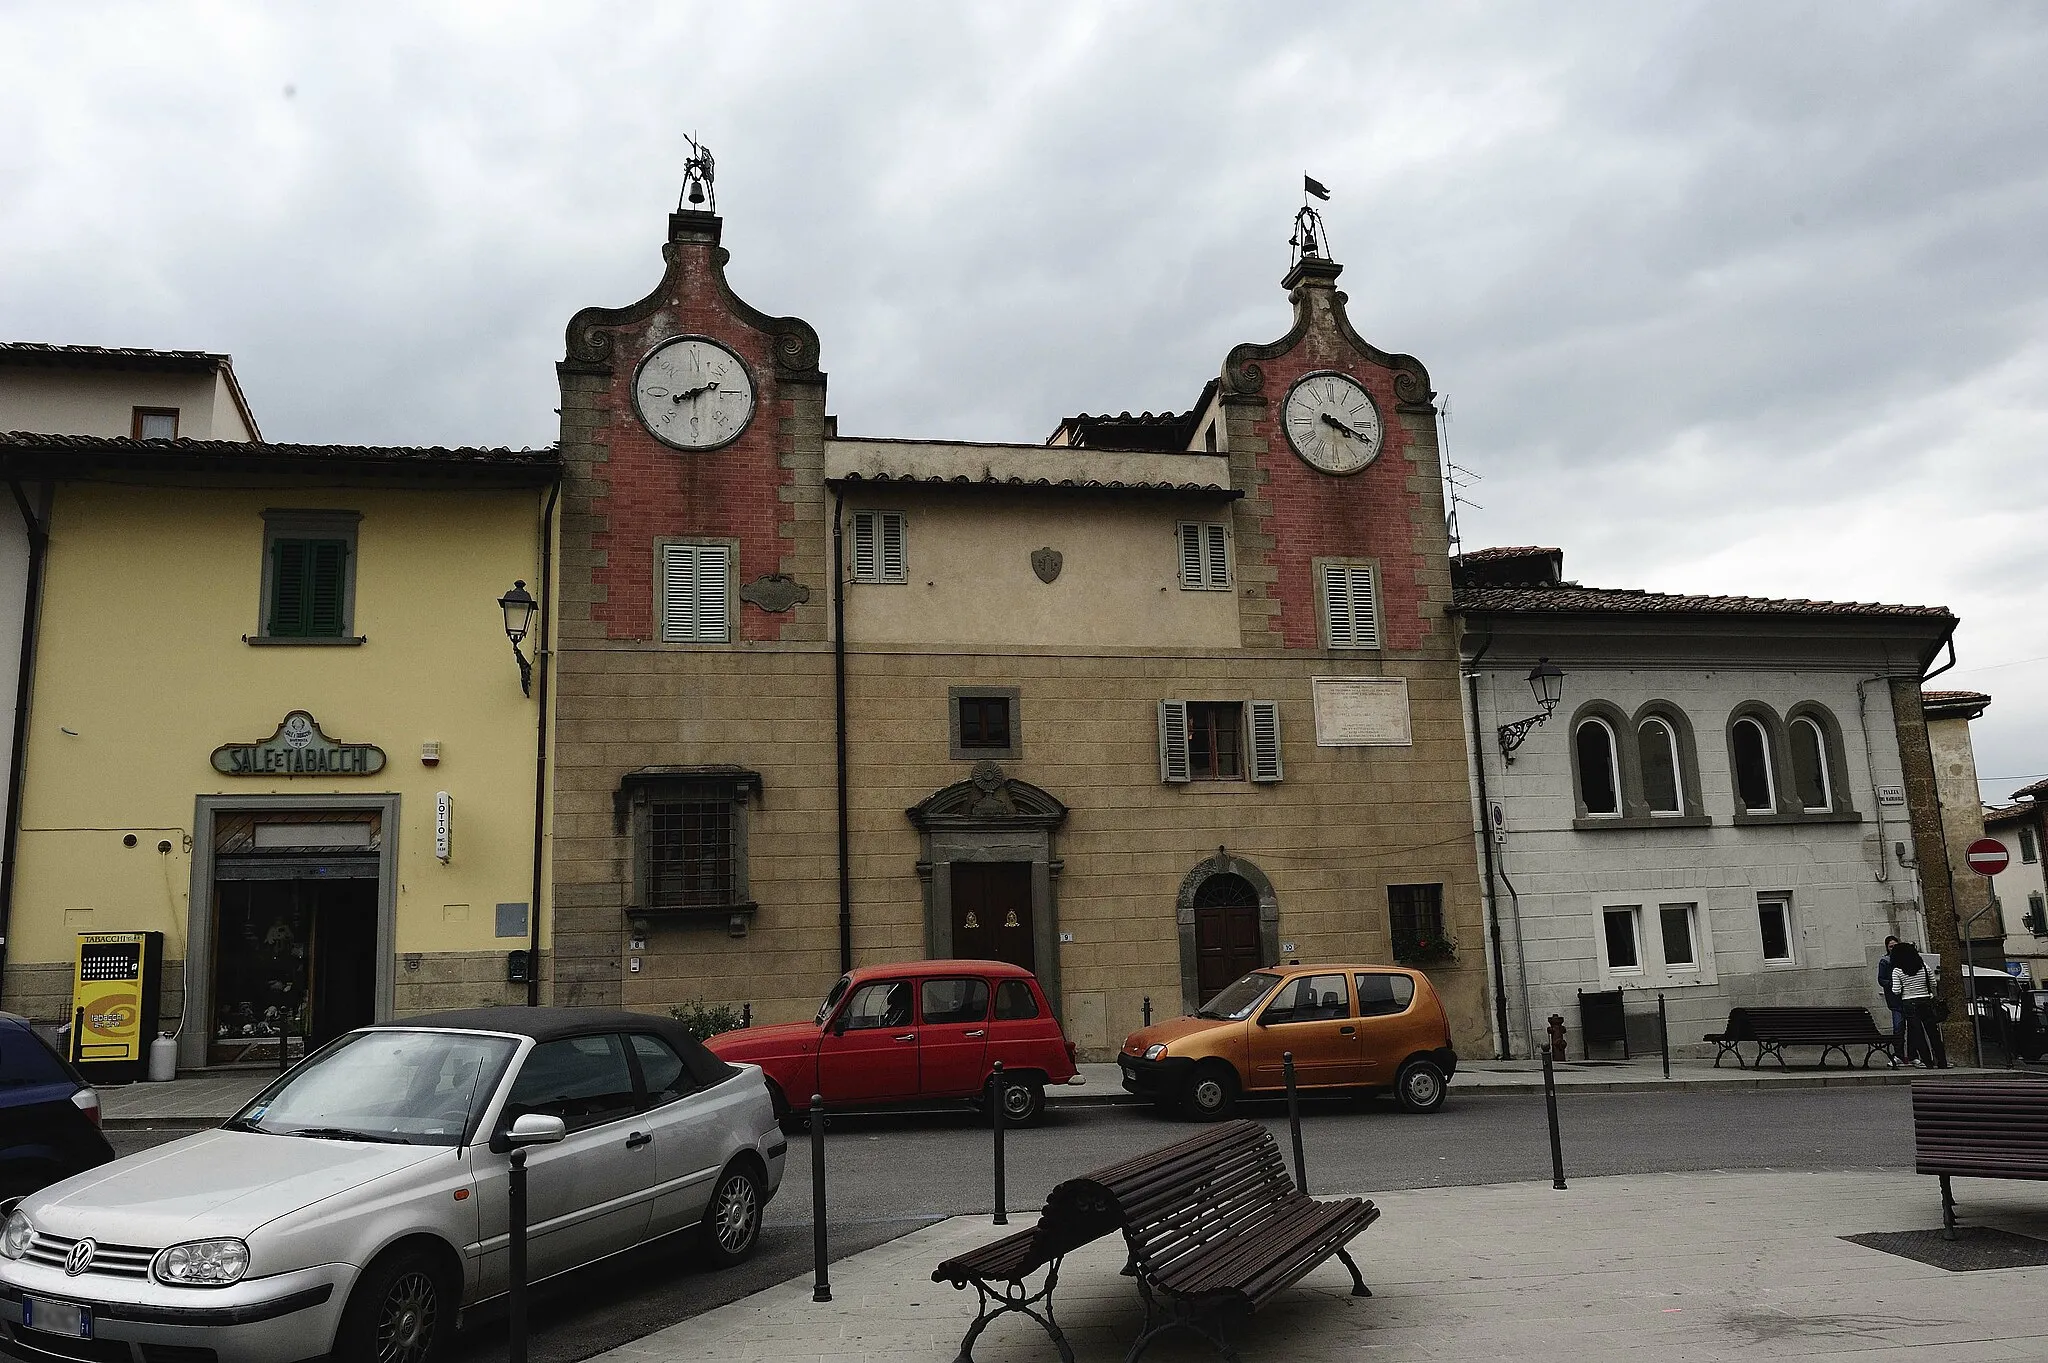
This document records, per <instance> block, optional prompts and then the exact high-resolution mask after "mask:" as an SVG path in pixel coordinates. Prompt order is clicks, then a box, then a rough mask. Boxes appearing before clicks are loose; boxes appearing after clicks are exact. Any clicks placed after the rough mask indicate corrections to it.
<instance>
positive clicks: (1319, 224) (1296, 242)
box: [1287, 175, 1330, 265]
mask: <svg viewBox="0 0 2048 1363" xmlns="http://www.w3.org/2000/svg"><path fill="white" fill-rule="evenodd" d="M1311 197H1314V198H1318V199H1328V198H1329V197H1330V191H1329V190H1327V189H1325V188H1324V187H1323V182H1322V181H1321V180H1317V179H1314V178H1313V177H1311V176H1308V175H1303V176H1302V177H1301V211H1300V212H1298V213H1296V214H1295V215H1294V235H1293V236H1291V237H1289V238H1288V239H1287V245H1288V248H1289V249H1290V250H1291V251H1292V255H1290V256H1289V257H1288V264H1290V265H1297V264H1300V263H1301V261H1303V260H1304V259H1306V258H1308V257H1309V256H1321V257H1322V258H1323V259H1325V260H1327V259H1329V257H1330V234H1329V233H1328V232H1327V231H1325V230H1324V229H1323V217H1322V214H1320V213H1318V212H1316V210H1315V206H1314V205H1313V204H1311V203H1310V202H1309V199H1310V198H1311Z"/></svg>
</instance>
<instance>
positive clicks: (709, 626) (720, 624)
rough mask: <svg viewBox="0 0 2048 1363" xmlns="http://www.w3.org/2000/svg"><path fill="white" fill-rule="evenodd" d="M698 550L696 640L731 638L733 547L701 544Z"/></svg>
mask: <svg viewBox="0 0 2048 1363" xmlns="http://www.w3.org/2000/svg"><path fill="white" fill-rule="evenodd" d="M696 550H697V554H696V558H697V581H696V601H697V634H696V638H697V641H698V642H699V643H706V644H723V643H728V642H730V641H731V639H732V600H731V595H730V593H731V590H732V580H731V579H732V550H731V549H730V548H728V547H727V546H725V545H723V544H700V545H697V546H696Z"/></svg>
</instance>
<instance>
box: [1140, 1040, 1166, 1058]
mask: <svg viewBox="0 0 2048 1363" xmlns="http://www.w3.org/2000/svg"><path fill="white" fill-rule="evenodd" d="M1145 1058H1146V1059H1147V1060H1164V1059H1165V1058H1166V1043H1165V1042H1163V1041H1155V1042H1153V1043H1152V1044H1151V1045H1150V1046H1147V1047H1146V1048H1145Z"/></svg>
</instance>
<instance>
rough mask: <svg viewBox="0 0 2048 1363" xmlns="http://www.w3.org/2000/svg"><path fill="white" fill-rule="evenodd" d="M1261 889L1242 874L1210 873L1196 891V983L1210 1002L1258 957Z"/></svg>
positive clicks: (1253, 967) (1257, 963)
mask: <svg viewBox="0 0 2048 1363" xmlns="http://www.w3.org/2000/svg"><path fill="white" fill-rule="evenodd" d="M1259 956H1260V953H1259V892H1258V891H1257V890H1254V889H1253V888H1252V887H1251V882H1250V881H1248V880H1246V879H1245V878H1244V877H1243V876H1240V875H1234V874H1232V873H1231V872H1228V871H1226V872H1224V873H1223V874H1222V875H1220V876H1210V877H1209V878H1208V879H1207V880H1205V881H1203V882H1202V887H1201V888H1200V889H1198V890H1196V891H1195V984H1196V992H1197V993H1198V994H1200V996H1201V998H1202V1000H1203V1001H1204V1002H1207V1001H1208V1000H1209V999H1211V998H1214V997H1215V996H1216V994H1217V993H1218V992H1219V991H1220V990H1222V989H1223V988H1224V986H1226V985H1228V984H1229V983H1230V982H1231V981H1232V980H1235V979H1237V978H1238V977H1239V976H1240V975H1243V974H1245V973H1246V972H1248V971H1252V970H1257V969H1258V968H1259V967H1260V966H1262V965H1264V964H1265V962H1264V961H1262V960H1260V959H1259Z"/></svg>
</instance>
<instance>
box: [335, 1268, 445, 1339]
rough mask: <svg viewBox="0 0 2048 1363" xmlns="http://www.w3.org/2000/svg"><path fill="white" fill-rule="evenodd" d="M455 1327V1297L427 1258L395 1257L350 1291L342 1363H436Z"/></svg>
mask: <svg viewBox="0 0 2048 1363" xmlns="http://www.w3.org/2000/svg"><path fill="white" fill-rule="evenodd" d="M454 1325H455V1293H454V1292H453V1291H451V1290H450V1288H449V1285H448V1281H447V1279H446V1278H445V1277H444V1276H443V1273H442V1270H441V1266H440V1265H439V1264H437V1263H436V1262H435V1261H434V1259H433V1258H432V1257H431V1256H429V1255H426V1254H422V1253H418V1252H413V1253H401V1254H393V1255H390V1256H389V1257H387V1258H383V1259H379V1260H378V1261H377V1262H375V1263H373V1264H371V1265H370V1268H369V1271H368V1272H366V1273H364V1274H363V1276H362V1278H361V1279H359V1280H358V1281H357V1283H356V1287H355V1291H353V1292H351V1293H349V1298H348V1309H347V1310H346V1311H344V1312H343V1313H342V1317H341V1330H340V1333H339V1334H338V1335H337V1336H336V1339H335V1349H334V1357H335V1358H336V1359H338V1360H340V1361H341V1363H432V1360H434V1359H437V1358H439V1357H440V1356H441V1355H442V1354H443V1353H444V1352H446V1346H447V1341H448V1335H449V1332H450V1331H451V1330H452V1329H453V1328H454Z"/></svg>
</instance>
